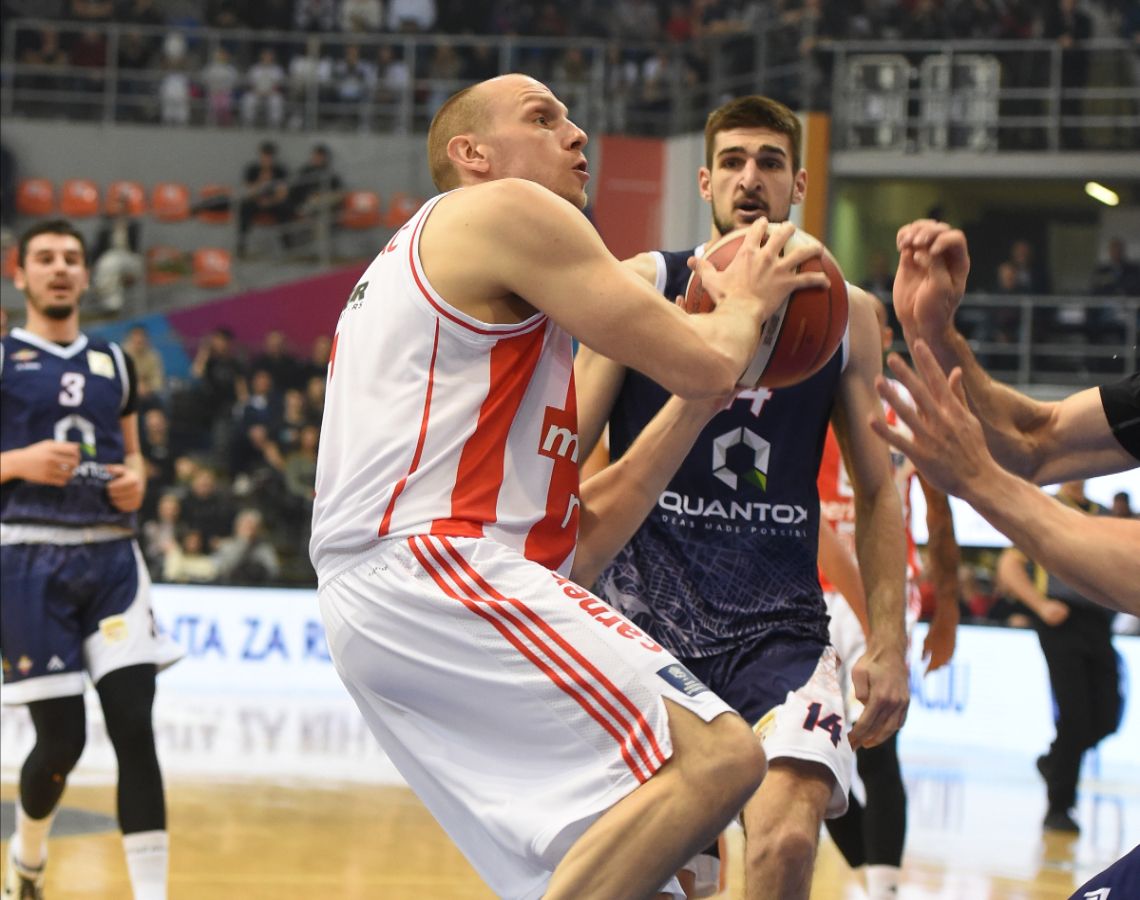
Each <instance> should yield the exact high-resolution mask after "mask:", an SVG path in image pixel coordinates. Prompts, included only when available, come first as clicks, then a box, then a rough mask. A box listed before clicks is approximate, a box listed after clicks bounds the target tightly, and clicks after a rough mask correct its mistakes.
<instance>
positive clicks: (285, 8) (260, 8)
mask: <svg viewBox="0 0 1140 900" xmlns="http://www.w3.org/2000/svg"><path fill="white" fill-rule="evenodd" d="M245 18H246V20H247V21H248V22H249V27H250V28H256V29H258V30H260V31H291V30H292V28H293V0H256V2H254V3H250V4H249V6H248V7H247V8H246V11H245Z"/></svg>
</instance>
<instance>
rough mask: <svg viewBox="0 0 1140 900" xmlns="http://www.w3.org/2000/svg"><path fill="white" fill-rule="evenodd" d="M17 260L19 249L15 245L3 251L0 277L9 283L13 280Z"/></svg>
mask: <svg viewBox="0 0 1140 900" xmlns="http://www.w3.org/2000/svg"><path fill="white" fill-rule="evenodd" d="M19 260H20V248H19V246H17V245H16V244H13V245H12V246H11V247H9V248H8V249H7V250H5V251H4V260H3V263H2V264H0V275H2V276H3V277H4V278H7V279H8V280H9V281H11V280H12V279H13V278H15V277H16V265H17V264H18V262H19Z"/></svg>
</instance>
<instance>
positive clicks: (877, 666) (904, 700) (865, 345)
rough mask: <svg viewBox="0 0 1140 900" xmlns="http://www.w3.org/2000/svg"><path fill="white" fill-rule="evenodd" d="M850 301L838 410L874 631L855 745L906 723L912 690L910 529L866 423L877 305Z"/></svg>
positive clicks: (856, 672)
mask: <svg viewBox="0 0 1140 900" xmlns="http://www.w3.org/2000/svg"><path fill="white" fill-rule="evenodd" d="M850 300H851V303H850V325H849V328H850V337H851V340H850V346H851V355H850V358H849V360H848V362H847V367H846V369H845V370H844V372H843V375H842V376H841V377H840V381H839V395H838V397H837V398H836V404H835V410H834V412H833V413H832V424H833V425H834V427H835V437H836V440H838V442H839V449H840V451H841V452H842V453H843V459H844V460H845V461H846V462H847V466H848V472H849V473H850V475H851V483H852V487H853V488H854V492H855V552H856V556H857V557H858V559H859V571H860V572H861V573H862V576H863V586H864V589H865V590H866V596H867V617H868V623H869V626H870V635H869V637H868V639H867V652H866V653H864V654H863V656H862V657H861V658H860V660H859V661H858V662H857V663H856V664H855V667H854V669H853V670H852V680H853V681H854V684H855V693H856V696H857V697H858V698H859V700H861V701H862V702H863V704H864V710H863V714H862V715H861V716H860V717H859V721H858V722H857V723H855V726H854V728H852V730H851V734H850V740H851V745H852V746H853V747H860V746H864V747H871V746H874V745H876V744H879V743H882V742H883V741H884V740H886V739H887V738H889V737H890V736H891V735H892V734H894V733H895V731H897V730H898V729H899V728H900V727H902V724H903V722H904V721H906V711H907V706H908V705H909V702H910V688H909V683H908V676H907V670H906V621H905V614H906V610H905V593H904V586H905V581H906V530H905V526H904V524H903V515H902V503H901V501H900V500H899V495H898V490H897V489H896V488H895V482H894V477H893V472H892V469H891V458H890V452H889V450H888V448H887V447H886V446H885V445H884V444H883V443H882V441H880V440H878V439H877V438H876V437H875V435H874V433H873V432H872V431H871V430H870V428H868V426H867V422H868V420H869V419H871V418H875V419H877V420H879V421H882V420H883V409H882V404H881V403H880V402H879V398H878V396H877V394H876V393H875V378H876V376H877V375H878V374H879V373H880V372H881V371H882V355H881V349H880V348H881V342H880V335H879V324H878V319H877V318H876V316H875V311H874V306H873V304H874V303H878V301H877V300H875V299H874V298H872V297H870V296H868V295H867V294H866V292H864V291H861V290H858V289H853V290H852V291H851V298H850Z"/></svg>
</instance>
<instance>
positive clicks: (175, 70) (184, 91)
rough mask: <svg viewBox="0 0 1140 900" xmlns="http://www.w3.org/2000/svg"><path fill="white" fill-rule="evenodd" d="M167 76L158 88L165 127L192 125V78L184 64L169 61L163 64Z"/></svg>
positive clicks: (164, 76)
mask: <svg viewBox="0 0 1140 900" xmlns="http://www.w3.org/2000/svg"><path fill="white" fill-rule="evenodd" d="M163 67H164V68H165V69H166V74H165V75H163V76H162V82H161V83H160V84H159V86H158V97H159V104H160V107H161V109H162V123H163V124H164V125H189V124H190V76H189V75H187V74H186V72H184V71H183V70H182V64H181V63H177V62H173V61H171V60H167V61H166V62H164V63H163Z"/></svg>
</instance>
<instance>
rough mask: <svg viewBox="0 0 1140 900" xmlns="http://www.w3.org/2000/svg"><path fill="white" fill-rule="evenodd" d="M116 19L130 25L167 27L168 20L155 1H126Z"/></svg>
mask: <svg viewBox="0 0 1140 900" xmlns="http://www.w3.org/2000/svg"><path fill="white" fill-rule="evenodd" d="M115 18H116V19H117V20H118V21H120V22H123V23H126V24H128V25H165V24H166V19H165V17H164V16H163V15H162V12H161V11H160V10H159V8H158V4H157V3H156V2H155V0H126V2H125V3H123V4H121V5H120V7H119V10H118V13H117V14H116V16H115Z"/></svg>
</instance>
